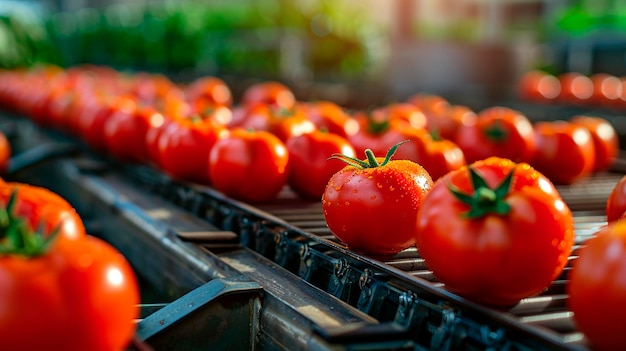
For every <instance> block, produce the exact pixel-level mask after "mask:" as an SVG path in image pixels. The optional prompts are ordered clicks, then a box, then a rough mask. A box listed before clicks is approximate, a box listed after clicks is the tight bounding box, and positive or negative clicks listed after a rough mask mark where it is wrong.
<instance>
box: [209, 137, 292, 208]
mask: <svg viewBox="0 0 626 351" xmlns="http://www.w3.org/2000/svg"><path fill="white" fill-rule="evenodd" d="M288 162H289V152H288V151H287V147H286V146H285V144H284V143H283V142H282V141H281V140H280V139H278V138H277V137H276V136H275V135H273V134H271V133H269V132H266V131H253V130H245V129H240V128H235V129H233V130H231V132H230V135H228V136H226V137H224V138H221V139H219V140H218V141H217V142H216V143H215V144H214V145H213V148H212V149H211V151H210V153H209V177H210V179H211V185H212V186H213V187H214V188H215V189H217V190H219V191H221V192H223V193H224V194H226V195H228V196H231V197H233V198H235V199H239V200H243V201H249V202H265V201H270V200H273V199H274V198H276V196H277V195H278V193H279V192H280V191H281V190H282V189H283V187H284V186H285V185H287V177H288V173H287V170H288V169H287V165H288Z"/></svg>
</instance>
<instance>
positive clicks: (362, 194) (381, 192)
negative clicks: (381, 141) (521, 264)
mask: <svg viewBox="0 0 626 351" xmlns="http://www.w3.org/2000/svg"><path fill="white" fill-rule="evenodd" d="M396 149H397V145H396V146H394V147H392V148H391V149H389V151H388V152H387V155H386V157H385V158H384V159H383V158H377V157H375V156H374V154H373V152H372V150H370V149H368V150H367V151H366V156H367V159H366V160H365V161H363V160H358V159H355V158H350V157H346V156H344V155H336V156H335V157H337V158H339V159H341V160H343V161H344V162H346V163H348V165H347V166H345V167H344V168H343V169H341V170H340V171H339V172H337V173H335V174H334V175H333V176H332V177H331V178H330V179H329V181H328V185H327V186H326V189H325V190H324V194H323V196H322V210H323V213H324V218H325V220H326V223H327V224H328V228H330V230H331V232H332V233H333V235H335V236H336V237H337V239H339V240H341V241H342V242H343V243H345V244H346V245H347V246H348V248H350V249H351V250H354V251H358V252H362V253H364V254H368V255H374V256H382V255H394V254H396V253H398V252H400V251H402V250H404V249H407V248H409V247H411V246H413V245H415V237H416V229H417V228H416V224H415V223H416V219H417V211H418V209H419V208H420V206H421V204H422V200H423V199H424V197H425V196H426V194H427V193H428V192H429V191H430V189H431V187H432V186H433V181H432V179H431V177H430V175H429V174H428V172H427V171H426V170H425V169H424V168H423V167H422V166H420V165H419V164H417V163H415V162H413V161H409V160H391V157H392V156H393V154H394V152H395V150H396Z"/></svg>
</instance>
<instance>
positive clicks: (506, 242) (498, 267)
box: [417, 157, 574, 307]
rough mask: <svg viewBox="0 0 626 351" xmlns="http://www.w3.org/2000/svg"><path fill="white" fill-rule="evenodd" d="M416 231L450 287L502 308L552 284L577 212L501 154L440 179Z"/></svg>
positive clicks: (533, 173) (427, 257)
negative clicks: (572, 210)
mask: <svg viewBox="0 0 626 351" xmlns="http://www.w3.org/2000/svg"><path fill="white" fill-rule="evenodd" d="M417 229H418V230H417V249H418V252H419V253H420V255H421V256H422V257H423V258H424V260H425V263H426V266H427V267H428V268H429V269H431V270H432V271H433V274H434V275H435V276H436V277H437V278H438V279H439V280H440V281H441V282H442V283H443V284H444V285H445V287H446V288H447V289H448V290H449V291H451V292H454V293H456V294H458V295H460V296H462V297H465V298H467V299H470V300H473V301H475V302H478V303H481V304H485V305H493V306H502V307H508V306H512V305H514V304H516V303H517V302H518V301H519V300H520V299H522V298H525V297H529V296H531V295H534V294H537V293H540V292H541V291H542V290H543V289H545V288H546V287H548V286H549V285H550V283H551V282H552V280H553V279H555V278H556V277H557V276H558V275H559V274H560V273H561V271H562V270H563V268H564V267H565V265H566V264H567V259H568V256H569V254H570V252H571V249H572V246H573V244H574V221H573V216H572V213H571V211H570V209H569V207H568V206H567V205H566V204H565V202H564V201H563V200H562V198H561V197H560V195H559V193H558V192H557V190H556V188H555V187H554V185H553V184H552V183H551V182H550V181H549V180H548V178H546V177H545V176H543V175H542V174H540V173H539V172H537V171H536V170H534V169H533V168H532V167H530V165H528V164H526V163H520V164H516V163H514V162H513V161H511V160H508V159H503V158H497V157H490V158H487V159H485V160H481V161H477V162H474V163H472V164H470V165H468V166H467V167H462V168H460V169H458V170H455V171H452V172H450V173H448V174H447V175H445V176H443V177H442V178H440V179H439V181H437V183H435V185H434V186H433V188H432V189H431V190H430V192H429V193H428V195H427V196H426V198H425V199H424V201H423V203H422V206H421V207H420V210H419V213H418V218H417ZM442 253H445V254H442ZM529 253H531V254H532V259H529V256H528V255H529Z"/></svg>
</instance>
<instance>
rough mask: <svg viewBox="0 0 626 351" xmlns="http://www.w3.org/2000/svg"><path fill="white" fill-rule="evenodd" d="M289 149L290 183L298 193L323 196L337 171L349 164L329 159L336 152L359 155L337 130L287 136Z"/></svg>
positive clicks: (350, 155)
mask: <svg viewBox="0 0 626 351" xmlns="http://www.w3.org/2000/svg"><path fill="white" fill-rule="evenodd" d="M286 146H287V150H288V151H289V178H288V184H289V186H290V187H291V189H292V190H293V191H294V192H295V193H297V194H298V195H300V196H302V197H304V198H308V199H316V200H319V199H320V198H321V197H322V194H323V193H324V189H325V188H326V184H328V180H329V179H330V177H332V175H333V174H335V173H336V172H338V171H339V170H340V169H342V168H343V167H344V166H345V163H343V162H340V161H339V160H332V159H331V160H329V158H330V157H331V156H332V155H333V154H337V153H339V154H344V155H346V156H349V157H355V156H356V154H355V152H354V148H353V147H352V145H351V144H350V142H349V141H348V140H347V139H346V138H344V137H342V136H340V135H337V134H333V133H327V132H322V131H313V132H310V133H306V134H302V135H300V136H297V137H294V138H291V139H289V140H287V143H286Z"/></svg>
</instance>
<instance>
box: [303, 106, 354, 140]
mask: <svg viewBox="0 0 626 351" xmlns="http://www.w3.org/2000/svg"><path fill="white" fill-rule="evenodd" d="M300 107H301V108H302V110H303V111H304V113H305V114H306V116H307V117H308V119H309V120H310V121H311V122H313V124H314V125H315V127H316V128H317V129H322V130H327V131H328V132H329V133H333V134H337V135H340V136H342V137H344V138H345V137H347V136H348V135H350V134H354V133H356V132H357V131H358V130H359V123H358V122H357V121H356V120H354V119H353V118H352V117H351V116H350V115H349V114H348V113H347V112H346V111H344V109H343V108H342V107H341V106H339V105H337V104H336V103H334V102H331V101H313V102H303V103H300Z"/></svg>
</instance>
